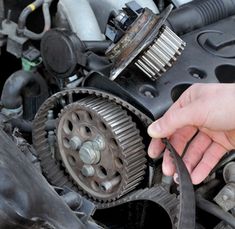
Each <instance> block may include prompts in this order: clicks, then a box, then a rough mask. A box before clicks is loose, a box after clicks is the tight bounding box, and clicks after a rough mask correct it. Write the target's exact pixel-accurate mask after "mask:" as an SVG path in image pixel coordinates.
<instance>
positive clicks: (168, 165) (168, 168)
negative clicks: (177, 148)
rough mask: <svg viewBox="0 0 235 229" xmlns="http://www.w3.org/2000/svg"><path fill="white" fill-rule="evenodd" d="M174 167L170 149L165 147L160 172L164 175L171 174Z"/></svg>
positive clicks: (173, 171)
mask: <svg viewBox="0 0 235 229" xmlns="http://www.w3.org/2000/svg"><path fill="white" fill-rule="evenodd" d="M175 170H176V167H175V164H174V161H173V158H172V156H171V154H170V151H169V150H168V149H166V150H165V151H164V156H163V162H162V172H163V173H164V174H165V175H166V176H173V174H174V173H175Z"/></svg>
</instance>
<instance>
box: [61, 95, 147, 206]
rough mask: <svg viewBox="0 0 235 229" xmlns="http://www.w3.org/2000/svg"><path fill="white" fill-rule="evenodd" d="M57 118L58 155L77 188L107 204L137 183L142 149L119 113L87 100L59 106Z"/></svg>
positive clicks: (124, 114) (103, 102)
mask: <svg viewBox="0 0 235 229" xmlns="http://www.w3.org/2000/svg"><path fill="white" fill-rule="evenodd" d="M59 117H60V118H59V121H58V126H57V143H58V151H59V154H60V156H61V158H62V161H63V165H64V167H65V168H66V170H67V172H68V173H69V175H70V176H71V177H72V179H73V181H74V183H75V184H76V185H77V186H78V188H79V189H81V190H82V191H84V192H85V193H87V194H88V195H89V196H90V197H93V198H95V199H96V200H98V201H110V200H114V199H116V198H118V197H120V196H122V195H124V194H126V193H128V192H130V191H131V190H133V189H134V188H135V187H136V186H137V185H138V184H139V183H140V181H141V180H142V179H143V175H144V173H145V167H146V165H145V163H146V159H145V151H144V145H143V143H142V139H141V137H140V135H139V131H138V130H137V128H136V125H135V123H134V122H133V121H132V120H131V117H130V116H129V115H128V114H127V112H126V111H125V110H123V109H122V108H121V107H120V106H118V105H116V104H114V103H110V102H108V101H107V100H105V99H102V98H96V97H94V96H89V97H86V98H84V99H82V100H79V101H78V102H75V103H71V104H69V105H67V106H65V107H64V109H63V110H62V112H61V113H60V114H59Z"/></svg>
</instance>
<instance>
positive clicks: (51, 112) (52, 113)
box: [47, 110, 54, 120]
mask: <svg viewBox="0 0 235 229" xmlns="http://www.w3.org/2000/svg"><path fill="white" fill-rule="evenodd" d="M47 119H48V120H52V119H54V112H53V110H49V111H48V114H47Z"/></svg>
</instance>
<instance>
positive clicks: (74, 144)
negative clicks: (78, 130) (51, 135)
mask: <svg viewBox="0 0 235 229" xmlns="http://www.w3.org/2000/svg"><path fill="white" fill-rule="evenodd" d="M69 145H70V148H71V149H72V150H78V149H79V148H80V147H81V145H82V141H81V139H80V138H79V137H78V136H74V137H72V138H71V139H70V141H69Z"/></svg>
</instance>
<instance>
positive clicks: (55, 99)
mask: <svg viewBox="0 0 235 229" xmlns="http://www.w3.org/2000/svg"><path fill="white" fill-rule="evenodd" d="M79 95H80V96H81V98H82V97H84V96H86V95H87V96H88V95H95V96H96V97H100V98H104V99H107V100H109V101H110V102H113V103H116V104H119V105H121V106H122V107H123V108H125V109H126V110H129V111H130V112H131V113H132V114H134V115H135V116H137V117H138V118H139V119H140V120H141V121H142V122H143V124H144V125H145V126H146V127H147V126H148V125H149V124H151V123H152V122H153V120H152V119H150V118H149V117H148V116H146V115H145V114H143V113H142V112H141V111H139V110H138V109H136V108H135V107H133V106H132V105H130V104H129V103H127V102H125V101H123V100H122V99H120V98H118V97H116V96H113V95H112V94H109V93H106V92H103V91H98V90H93V89H86V88H76V89H72V90H66V91H62V92H58V93H56V94H54V95H53V96H51V97H50V98H49V99H47V100H46V102H44V104H43V105H42V106H41V108H40V109H39V111H38V113H37V115H36V117H35V119H34V122H33V143H34V146H35V148H36V150H37V152H38V154H39V158H40V159H42V158H43V163H41V166H42V169H43V172H44V174H45V176H46V177H47V178H48V180H49V181H51V182H53V183H54V184H55V183H56V184H57V185H58V186H67V187H68V188H74V185H73V183H72V182H71V181H70V180H69V179H68V178H67V176H66V175H65V173H64V171H63V170H61V169H60V166H58V164H56V163H55V160H54V159H53V158H52V157H51V155H50V153H49V152H50V148H49V144H48V141H47V138H46V134H47V132H46V130H45V129H46V128H45V123H46V121H47V112H48V110H50V109H53V107H54V106H55V105H56V104H58V103H59V102H61V99H62V100H64V101H66V103H67V104H70V103H73V102H76V101H77V100H79ZM67 104H66V105H67ZM164 143H165V144H166V147H167V148H168V149H169V150H170V152H171V155H172V157H173V159H174V162H175V164H176V167H177V173H178V175H179V190H180V195H179V196H180V203H179V212H178V214H177V218H178V220H177V224H176V228H178V229H194V228H195V197H194V190H193V185H192V182H191V180H190V176H189V174H188V172H187V169H186V167H185V165H184V163H183V161H182V159H181V158H180V157H179V155H178V154H177V152H176V151H175V150H174V148H173V147H172V146H171V145H170V144H169V142H168V141H166V140H165V141H164ZM77 191H78V190H77ZM154 192H156V195H155V194H154ZM150 193H151V195H150ZM161 195H163V196H168V197H169V196H172V195H171V194H169V193H168V192H167V191H166V190H165V189H164V188H163V187H161V186H159V187H155V188H151V189H143V190H137V191H132V192H131V193H129V194H127V195H125V196H124V197H121V198H120V199H118V200H116V201H113V202H109V203H97V207H98V208H109V207H113V206H116V205H120V204H123V203H126V202H130V201H136V200H152V201H153V202H156V203H158V204H159V203H160V201H161V200H160V199H161V198H159V199H158V196H161ZM151 196H152V197H151ZM168 197H167V198H168ZM154 198H155V200H156V198H157V200H156V201H154ZM167 198H166V199H167ZM163 199H164V198H163ZM174 199H175V198H174ZM175 200H176V199H175ZM163 202H164V201H163ZM163 202H162V205H164V206H165V207H164V206H163V207H164V208H165V210H166V211H167V212H168V214H169V216H171V213H173V212H171V210H170V209H171V207H170V208H169V209H168V207H166V206H167V203H163ZM166 202H167V201H166ZM170 202H171V201H170ZM172 203H173V202H172ZM175 204H176V205H177V203H175ZM160 205H161V204H160ZM176 205H174V206H176ZM174 208H175V207H173V208H172V209H174ZM172 215H174V214H172Z"/></svg>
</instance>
